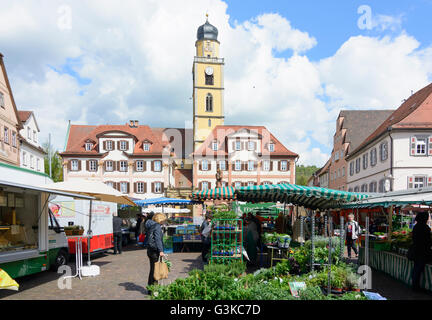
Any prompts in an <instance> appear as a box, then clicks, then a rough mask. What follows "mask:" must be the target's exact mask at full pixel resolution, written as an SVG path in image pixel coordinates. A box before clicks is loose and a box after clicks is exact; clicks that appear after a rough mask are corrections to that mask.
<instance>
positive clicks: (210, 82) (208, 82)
mask: <svg viewBox="0 0 432 320" xmlns="http://www.w3.org/2000/svg"><path fill="white" fill-rule="evenodd" d="M205 84H206V85H208V86H212V85H213V84H214V81H213V75H208V74H206V75H205Z"/></svg>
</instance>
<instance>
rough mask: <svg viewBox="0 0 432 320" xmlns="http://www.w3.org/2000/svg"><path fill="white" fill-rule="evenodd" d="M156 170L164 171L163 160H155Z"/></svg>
mask: <svg viewBox="0 0 432 320" xmlns="http://www.w3.org/2000/svg"><path fill="white" fill-rule="evenodd" d="M154 171H162V161H160V160H158V161H155V162H154Z"/></svg>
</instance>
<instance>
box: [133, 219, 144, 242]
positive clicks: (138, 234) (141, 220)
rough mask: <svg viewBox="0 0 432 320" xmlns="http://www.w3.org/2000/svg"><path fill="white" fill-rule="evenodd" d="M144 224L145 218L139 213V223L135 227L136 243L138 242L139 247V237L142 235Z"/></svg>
mask: <svg viewBox="0 0 432 320" xmlns="http://www.w3.org/2000/svg"><path fill="white" fill-rule="evenodd" d="M142 222H143V216H142V214H141V213H137V222H136V225H135V238H136V241H137V245H138V242H139V236H140V234H141V232H140V231H141V223H142Z"/></svg>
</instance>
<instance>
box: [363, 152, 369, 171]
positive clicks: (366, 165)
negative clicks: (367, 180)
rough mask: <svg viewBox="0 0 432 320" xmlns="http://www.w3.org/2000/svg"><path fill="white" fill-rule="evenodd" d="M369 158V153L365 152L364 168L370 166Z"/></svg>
mask: <svg viewBox="0 0 432 320" xmlns="http://www.w3.org/2000/svg"><path fill="white" fill-rule="evenodd" d="M368 159H369V155H368V154H367V153H365V154H364V155H363V170H366V169H367V167H368Z"/></svg>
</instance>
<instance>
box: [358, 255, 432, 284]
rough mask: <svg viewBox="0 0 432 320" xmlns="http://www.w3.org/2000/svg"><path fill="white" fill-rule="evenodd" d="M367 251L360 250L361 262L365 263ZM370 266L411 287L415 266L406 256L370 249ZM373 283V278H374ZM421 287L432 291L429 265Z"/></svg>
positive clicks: (431, 267)
mask: <svg viewBox="0 0 432 320" xmlns="http://www.w3.org/2000/svg"><path fill="white" fill-rule="evenodd" d="M364 258H365V249H364V248H360V252H359V262H360V263H364V261H365V259H364ZM369 266H370V267H371V268H373V269H375V270H378V271H382V272H384V273H387V274H388V275H390V276H392V277H393V278H395V279H397V280H399V281H402V282H404V283H406V284H407V285H411V283H412V282H411V273H412V269H413V266H414V263H413V262H412V261H409V260H408V259H407V258H406V257H405V256H402V255H399V254H397V253H394V252H389V251H377V250H373V249H369ZM372 281H373V278H372ZM420 286H421V287H422V288H424V289H427V290H430V291H432V265H430V264H427V265H426V268H425V272H424V273H423V275H422V277H421V280H420Z"/></svg>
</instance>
